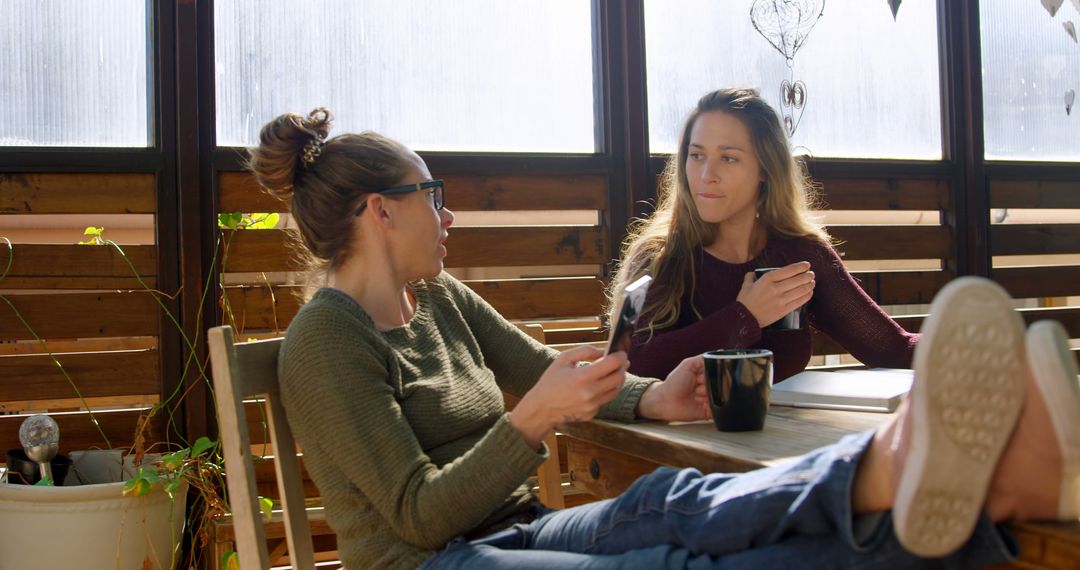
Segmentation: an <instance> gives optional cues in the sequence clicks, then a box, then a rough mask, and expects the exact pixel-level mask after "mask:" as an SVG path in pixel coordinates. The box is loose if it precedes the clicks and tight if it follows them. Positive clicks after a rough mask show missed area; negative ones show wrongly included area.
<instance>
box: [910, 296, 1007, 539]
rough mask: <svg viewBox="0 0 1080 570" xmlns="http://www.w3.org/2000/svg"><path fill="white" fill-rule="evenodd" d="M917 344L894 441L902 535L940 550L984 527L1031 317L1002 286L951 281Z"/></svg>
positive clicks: (931, 310) (935, 305)
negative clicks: (1026, 324)
mask: <svg viewBox="0 0 1080 570" xmlns="http://www.w3.org/2000/svg"><path fill="white" fill-rule="evenodd" d="M922 334H923V336H922V338H921V339H920V340H919V345H918V346H917V347H916V351H915V378H916V380H915V383H914V386H913V387H912V390H911V394H910V396H909V402H908V405H909V413H907V414H904V415H903V416H901V418H902V419H903V420H904V421H903V423H902V424H900V425H899V426H895V427H896V428H899V429H896V430H895V431H894V433H892V434H891V435H892V436H893V441H892V442H891V444H892V445H895V448H894V449H895V450H896V453H894V454H893V458H894V459H895V460H896V462H897V464H898V469H894V472H895V473H898V474H899V481H898V483H897V486H896V495H895V497H894V505H893V521H894V523H895V525H896V534H897V536H898V538H899V539H900V542H901V544H903V545H904V546H905V547H906V548H907V549H908V550H910V551H911V552H913V553H915V554H918V555H920V556H927V557H937V556H943V555H945V554H948V553H950V552H953V551H954V550H956V549H957V548H959V547H960V545H962V544H963V543H964V542H965V541H966V540H967V538H968V537H969V536H971V531H972V529H973V528H974V527H975V523H976V522H977V521H978V518H979V516H980V514H981V513H982V511H983V504H984V502H985V499H986V496H987V490H988V489H989V488H990V482H991V480H992V479H993V475H994V470H995V467H996V465H997V463H998V458H999V457H1000V456H1001V454H1002V452H1003V451H1004V450H1005V447H1006V445H1007V444H1008V442H1009V436H1010V434H1011V433H1012V431H1013V426H1014V425H1016V420H1017V417H1018V416H1019V415H1020V410H1021V407H1022V404H1023V402H1024V390H1025V385H1024V378H1025V376H1026V364H1027V360H1026V357H1025V349H1024V323H1023V321H1022V320H1021V319H1020V317H1019V315H1018V314H1017V313H1016V312H1015V311H1014V310H1013V307H1012V300H1011V299H1010V298H1009V296H1008V294H1006V293H1005V291H1004V290H1003V289H1001V287H999V286H998V285H996V284H994V283H993V282H991V281H987V280H985V279H979V278H974V277H965V278H960V279H956V280H954V281H952V282H950V283H949V284H948V285H946V286H945V287H944V288H943V289H942V290H941V292H939V293H938V295H937V296H936V297H935V298H934V302H933V304H931V306H930V317H929V318H927V320H926V321H925V323H924V324H923V327H922Z"/></svg>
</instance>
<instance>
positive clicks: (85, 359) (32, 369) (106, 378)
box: [0, 350, 161, 402]
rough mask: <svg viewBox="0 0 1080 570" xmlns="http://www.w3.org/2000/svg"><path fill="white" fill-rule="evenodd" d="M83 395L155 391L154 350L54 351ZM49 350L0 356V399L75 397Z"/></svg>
mask: <svg viewBox="0 0 1080 570" xmlns="http://www.w3.org/2000/svg"><path fill="white" fill-rule="evenodd" d="M56 358H57V360H59V361H60V363H61V364H63V366H64V370H66V371H67V373H68V376H70V377H71V379H72V380H73V381H74V382H75V386H76V387H78V389H79V392H81V393H82V395H83V397H86V398H96V397H107V396H128V395H139V394H158V393H159V392H160V391H161V385H160V378H159V377H158V368H157V365H158V362H157V361H158V353H157V351H156V350H128V351H113V352H80V353H61V354H56ZM75 397H77V393H76V392H75V388H74V387H72V385H71V383H70V382H68V379H67V378H66V377H65V376H64V374H63V373H62V372H61V370H60V368H59V367H57V366H56V363H55V362H54V361H53V359H52V358H51V357H50V356H49V355H48V354H34V355H19V356H0V401H3V402H7V401H16V400H54V399H55V400H59V399H64V398H75Z"/></svg>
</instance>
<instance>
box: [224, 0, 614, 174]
mask: <svg viewBox="0 0 1080 570" xmlns="http://www.w3.org/2000/svg"><path fill="white" fill-rule="evenodd" d="M214 17H215V20H216V23H215V38H216V48H215V49H216V55H215V57H216V61H217V73H216V80H217V141H218V144H219V145H222V146H240V145H251V144H254V143H255V142H256V141H257V138H258V132H259V129H260V128H261V127H262V125H263V124H264V123H265V122H266V121H268V120H270V119H272V118H274V117H275V116H277V115H279V114H281V113H284V112H287V111H295V112H301V113H307V112H308V111H310V110H311V109H312V108H314V107H318V106H325V107H328V108H330V110H331V111H332V112H333V113H334V115H335V116H336V118H337V120H336V122H335V127H334V131H333V132H337V133H341V132H345V131H360V130H366V129H371V130H376V131H379V132H382V133H384V134H386V135H388V136H391V137H394V138H396V139H398V140H400V141H402V142H404V143H405V144H407V145H409V146H411V147H413V148H418V149H425V150H462V151H535V152H544V151H552V152H555V151H557V152H585V153H591V152H594V151H595V150H596V148H595V137H594V134H593V133H594V127H593V122H594V119H593V73H592V66H593V64H592V23H591V19H592V15H591V7H590V2H588V1H586V0H544V1H543V2H537V1H535V0H453V1H447V0H410V1H409V2H400V1H396V0H367V1H364V2H357V1H355V0H315V1H310V2H298V1H295V0H218V1H216V2H215V3H214Z"/></svg>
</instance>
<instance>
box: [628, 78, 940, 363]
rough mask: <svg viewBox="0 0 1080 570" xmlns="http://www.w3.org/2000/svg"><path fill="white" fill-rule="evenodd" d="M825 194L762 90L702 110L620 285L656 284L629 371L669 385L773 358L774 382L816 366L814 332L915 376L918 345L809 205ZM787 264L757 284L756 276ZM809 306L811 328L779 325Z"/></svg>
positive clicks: (631, 238)
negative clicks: (717, 354)
mask: <svg viewBox="0 0 1080 570" xmlns="http://www.w3.org/2000/svg"><path fill="white" fill-rule="evenodd" d="M813 191H814V187H813V185H812V184H811V183H810V181H809V180H808V179H807V178H806V176H805V174H804V173H803V171H802V167H801V165H800V164H799V163H798V162H797V161H796V159H795V158H794V157H793V156H792V154H791V150H790V147H789V142H788V138H787V133H786V131H785V130H784V127H783V125H782V123H781V122H780V119H779V117H777V115H776V112H775V111H773V109H772V107H770V106H769V104H768V103H767V102H766V101H765V100H764V99H763V98H762V97H761V95H760V94H758V92H757V91H755V90H753V89H742V88H736V89H720V90H717V91H714V92H712V93H708V94H706V95H705V96H703V97H702V98H701V99H700V100H699V101H698V103H697V105H696V106H695V108H694V110H693V111H691V113H690V115H689V117H688V118H687V119H686V123H685V125H684V126H683V129H682V134H681V135H680V137H679V148H678V150H677V152H676V153H675V154H674V155H672V157H671V159H670V161H669V162H668V165H667V169H666V170H665V172H664V176H663V182H662V184H661V188H660V190H659V196H660V201H659V205H658V206H657V208H656V212H655V213H653V214H652V215H651V216H649V217H648V218H647V219H645V220H641V221H639V222H638V223H637V224H636V225H635V226H634V227H632V228H631V231H630V232H628V233H629V235H628V237H627V239H626V241H625V243H624V246H623V250H622V253H623V255H622V262H621V263H620V267H619V270H618V273H617V275H616V278H615V279H612V281H611V284H610V288H609V294H608V296H609V298H611V300H612V302H611V307H612V308H611V310H612V311H614V310H616V309H615V307H618V306H619V297H620V294H621V292H622V290H623V288H624V287H626V285H628V284H630V283H633V282H634V280H636V279H638V278H639V277H641V276H642V275H652V277H653V282H652V285H651V286H650V287H649V291H648V295H647V297H646V300H645V309H644V312H645V318H642V319H640V320H639V321H638V330H637V331H636V333H635V334H634V335H633V337H632V339H631V341H630V345H629V346H628V347H627V349H628V351H629V355H630V363H631V364H630V371H631V372H633V373H635V374H641V375H645V376H662V375H664V374H666V373H667V372H668V371H670V370H671V369H673V368H674V367H675V366H676V365H677V364H678V363H679V361H680V360H682V359H683V358H686V357H687V356H690V355H692V354H699V353H702V352H705V351H709V350H717V349H725V348H764V349H769V350H771V351H772V353H773V355H774V359H775V362H774V366H775V370H776V375H775V379H776V380H777V381H780V380H783V379H785V378H787V377H789V376H791V375H793V374H796V373H798V372H802V370H803V369H804V368H806V365H807V363H808V362H809V361H810V355H811V332H810V330H811V326H812V327H813V328H814V329H817V330H820V331H822V332H824V333H826V334H828V335H829V337H831V338H832V339H833V340H835V341H837V342H838V343H840V345H841V346H842V347H844V349H846V350H847V351H848V352H850V353H851V354H852V355H854V356H855V357H856V358H858V359H859V360H860V361H861V362H863V363H864V364H866V365H868V366H871V367H886V368H908V367H910V366H911V357H912V354H913V351H914V350H915V343H916V342H918V338H919V336H918V335H917V334H912V333H909V332H907V331H905V330H904V329H903V328H901V327H900V326H899V325H897V324H896V322H895V321H893V320H892V319H891V318H890V317H889V316H888V315H887V314H885V312H884V311H882V310H881V308H880V307H878V306H877V304H876V303H874V301H873V300H872V299H871V298H870V297H869V296H867V295H866V293H865V292H863V290H862V289H861V288H860V287H859V285H858V284H857V283H856V282H855V280H854V279H853V278H852V276H851V274H850V273H848V271H847V269H845V268H844V264H843V262H842V261H841V260H840V257H839V256H838V255H837V254H836V251H835V250H833V248H832V245H831V244H830V240H829V236H828V235H827V234H826V233H825V230H824V228H822V227H821V226H820V225H819V224H818V223H816V221H815V219H814V216H813V215H812V214H811V211H810V208H811V207H812V206H813V205H814V192H813ZM758 268H777V269H776V270H775V271H771V272H768V273H765V274H764V275H762V276H761V277H760V278H758V279H755V274H754V270H755V269H758ZM800 307H805V313H804V316H805V317H808V320H809V325H811V326H807V323H802V324H801V325H800V326H795V327H777V326H772V325H774V323H776V322H777V321H779V320H780V319H781V318H783V317H784V316H785V315H788V314H790V313H792V312H793V311H799V310H800Z"/></svg>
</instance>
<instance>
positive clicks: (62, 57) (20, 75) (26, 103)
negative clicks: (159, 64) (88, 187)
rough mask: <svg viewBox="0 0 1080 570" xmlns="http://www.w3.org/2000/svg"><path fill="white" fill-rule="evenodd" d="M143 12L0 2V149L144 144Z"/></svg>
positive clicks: (137, 0)
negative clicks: (8, 147)
mask: <svg viewBox="0 0 1080 570" xmlns="http://www.w3.org/2000/svg"><path fill="white" fill-rule="evenodd" d="M146 7H147V4H146V0H33V1H29V0H0V101H2V102H3V104H0V146H96V147H102V146H107V147H145V146H149V145H150V144H151V140H150V129H149V124H148V108H149V96H148V85H149V83H148V80H147V77H148V71H147V69H148V64H147V53H149V51H150V47H149V40H148V18H147V13H146Z"/></svg>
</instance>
